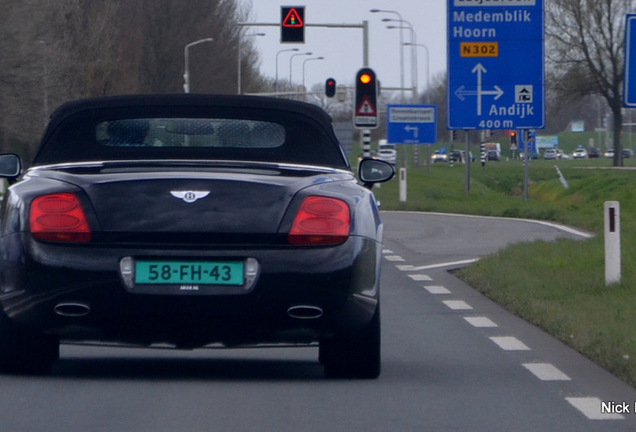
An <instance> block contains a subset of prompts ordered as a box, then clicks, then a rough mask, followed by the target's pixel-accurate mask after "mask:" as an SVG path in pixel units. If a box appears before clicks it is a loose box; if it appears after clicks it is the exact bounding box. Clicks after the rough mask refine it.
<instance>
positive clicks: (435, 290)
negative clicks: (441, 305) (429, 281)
mask: <svg viewBox="0 0 636 432" xmlns="http://www.w3.org/2000/svg"><path fill="white" fill-rule="evenodd" d="M424 289H425V290H426V291H428V292H429V293H431V294H450V293H451V292H450V291H449V290H448V289H447V288H445V287H443V286H439V285H428V286H427V285H425V286H424Z"/></svg>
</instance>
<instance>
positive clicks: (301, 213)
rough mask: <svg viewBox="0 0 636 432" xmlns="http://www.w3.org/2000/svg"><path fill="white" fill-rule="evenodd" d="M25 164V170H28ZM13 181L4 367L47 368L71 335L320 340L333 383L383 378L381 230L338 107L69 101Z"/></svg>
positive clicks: (230, 101)
mask: <svg viewBox="0 0 636 432" xmlns="http://www.w3.org/2000/svg"><path fill="white" fill-rule="evenodd" d="M23 171H24V172H23ZM0 176H2V177H4V178H7V179H8V180H9V182H10V183H11V186H10V187H9V189H8V191H7V193H6V194H5V196H4V200H3V203H2V221H1V222H2V226H1V233H0V303H1V306H2V307H1V308H0V370H1V371H3V372H8V373H14V372H18V373H47V372H49V371H50V370H51V367H52V365H53V364H54V362H55V361H56V360H57V359H58V357H59V344H60V341H74V342H91V343H108V344H112V343H115V344H118V343H122V344H133V345H140V346H151V345H153V344H164V345H165V344H170V345H172V346H174V347H176V348H184V349H192V348H197V347H203V346H206V345H209V344H223V345H225V346H228V347H232V346H243V345H253V344H278V343H285V344H309V343H318V344H319V347H320V348H319V360H320V362H321V363H323V364H324V367H325V373H326V375H327V376H330V377H357V378H374V377H377V376H378V375H379V373H380V303H379V278H380V263H381V246H382V245H381V242H382V224H381V222H380V218H379V214H378V209H377V205H376V201H375V199H374V197H373V194H372V193H371V192H370V191H369V186H370V185H372V184H373V183H376V182H382V181H387V180H389V179H390V178H391V177H392V176H393V168H392V167H391V166H390V165H389V164H387V163H385V162H382V161H378V160H371V159H367V160H362V161H361V163H360V166H359V167H358V178H356V177H355V176H354V174H353V172H352V170H351V168H350V166H349V162H348V161H347V158H346V156H345V154H344V153H343V151H342V149H341V147H340V145H339V142H338V140H337V139H336V137H335V135H334V133H333V129H332V126H331V121H330V118H329V116H328V115H327V114H326V113H325V112H324V111H322V110H321V109H319V108H317V107H315V106H312V105H309V104H305V103H300V102H292V101H286V100H279V99H271V98H262V97H249V96H213V95H134V96H117V97H108V98H100V99H89V100H82V101H76V102H70V103H67V104H65V105H63V106H61V107H60V108H59V109H58V110H57V111H56V112H55V113H54V114H53V115H52V117H51V121H50V123H49V126H48V128H47V130H46V132H45V134H44V137H43V139H42V142H41V145H40V147H39V150H38V152H37V154H36V156H35V158H34V160H33V162H32V164H30V166H29V168H28V169H26V170H24V168H23V164H22V162H21V160H20V159H19V158H18V157H17V156H16V155H13V154H4V155H0Z"/></svg>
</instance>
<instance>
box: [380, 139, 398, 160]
mask: <svg viewBox="0 0 636 432" xmlns="http://www.w3.org/2000/svg"><path fill="white" fill-rule="evenodd" d="M382 141H384V142H380V144H379V147H378V154H377V157H378V158H380V159H382V160H383V161H385V162H388V163H390V164H391V165H395V163H396V161H397V150H396V148H395V145H393V144H386V140H382Z"/></svg>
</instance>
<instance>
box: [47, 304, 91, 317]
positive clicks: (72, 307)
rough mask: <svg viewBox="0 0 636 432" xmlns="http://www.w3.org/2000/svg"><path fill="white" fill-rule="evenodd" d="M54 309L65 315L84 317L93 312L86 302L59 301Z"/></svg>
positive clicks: (57, 312)
mask: <svg viewBox="0 0 636 432" xmlns="http://www.w3.org/2000/svg"><path fill="white" fill-rule="evenodd" d="M53 310H54V311H55V313H56V314H58V315H59V316H63V317H83V316H86V315H88V314H89V313H90V312H91V308H90V306H89V305H87V304H84V303H58V304H57V305H55V307H54V308H53Z"/></svg>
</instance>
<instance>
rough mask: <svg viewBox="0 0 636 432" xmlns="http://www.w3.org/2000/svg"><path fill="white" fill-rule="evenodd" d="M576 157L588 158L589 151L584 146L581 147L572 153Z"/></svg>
mask: <svg viewBox="0 0 636 432" xmlns="http://www.w3.org/2000/svg"><path fill="white" fill-rule="evenodd" d="M572 158H574V159H587V151H586V150H585V149H584V148H583V147H579V148H577V149H576V150H574V152H573V153H572Z"/></svg>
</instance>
